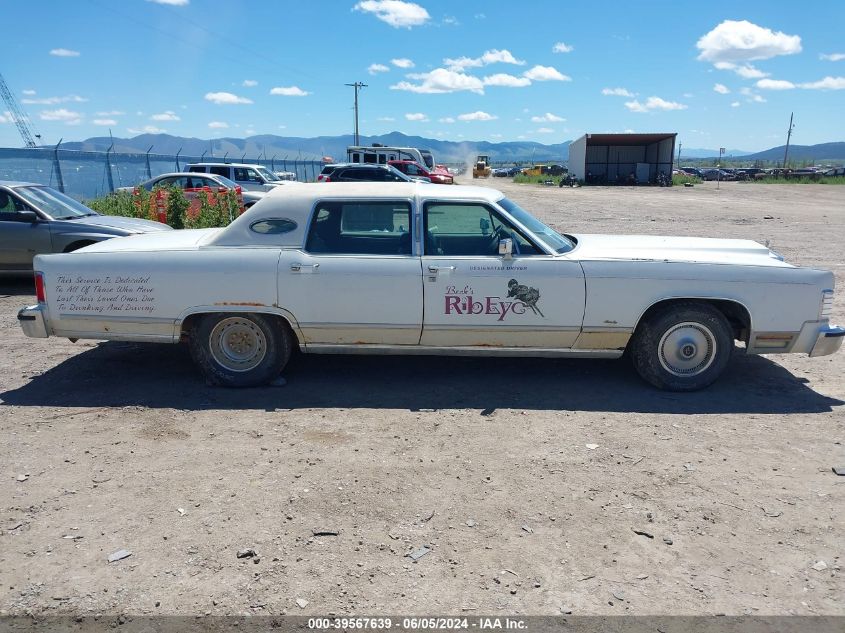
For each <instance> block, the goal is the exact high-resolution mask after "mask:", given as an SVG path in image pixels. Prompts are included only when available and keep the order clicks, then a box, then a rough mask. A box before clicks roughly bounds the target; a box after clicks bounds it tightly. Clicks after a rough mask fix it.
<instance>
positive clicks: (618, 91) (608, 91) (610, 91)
mask: <svg viewBox="0 0 845 633" xmlns="http://www.w3.org/2000/svg"><path fill="white" fill-rule="evenodd" d="M601 93H602V94H603V95H605V96H613V97H629V98H630V97H634V96H636V95H635V94H634V93H633V92H630V91H628V90H627V89H626V88H602V90H601Z"/></svg>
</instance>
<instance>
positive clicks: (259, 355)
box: [189, 312, 293, 387]
mask: <svg viewBox="0 0 845 633" xmlns="http://www.w3.org/2000/svg"><path fill="white" fill-rule="evenodd" d="M189 346H190V349H191V356H192V357H193V359H194V363H196V365H197V367H198V368H199V369H200V371H202V373H203V375H204V376H205V378H206V380H207V381H208V382H209V383H210V384H213V385H220V386H223V387H257V386H260V385H264V384H267V383H268V382H269V381H271V380H273V379H274V378H276V377H277V376H278V375H279V374H280V373H281V372H282V369H284V367H285V365H286V364H287V362H288V359H289V358H290V355H291V350H292V348H293V336H292V334H291V331H290V329H289V328H288V327H287V326H286V325H285V324H283V323H281V322H280V321H278V320H276V319H275V318H273V317H268V316H265V315H261V314H248V313H236V312H232V313H218V314H208V315H204V316H202V317H200V319H199V321H198V322H197V323H196V325H195V327H194V328H193V330H192V332H191V335H190V342H189Z"/></svg>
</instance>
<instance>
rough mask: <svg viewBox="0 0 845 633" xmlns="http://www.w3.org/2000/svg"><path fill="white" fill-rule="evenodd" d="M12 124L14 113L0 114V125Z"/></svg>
mask: <svg viewBox="0 0 845 633" xmlns="http://www.w3.org/2000/svg"><path fill="white" fill-rule="evenodd" d="M11 122H12V113H11V112H9V111H8V110H6V111H5V112H3V113H0V123H11Z"/></svg>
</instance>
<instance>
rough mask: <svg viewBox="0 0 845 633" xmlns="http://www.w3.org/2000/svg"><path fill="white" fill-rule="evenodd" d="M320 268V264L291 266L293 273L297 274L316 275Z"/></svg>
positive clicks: (296, 264)
mask: <svg viewBox="0 0 845 633" xmlns="http://www.w3.org/2000/svg"><path fill="white" fill-rule="evenodd" d="M319 267H320V264H300V263H299V262H294V263H293V264H291V265H290V269H291V271H293V272H295V273H315V272H317V269H318V268H319Z"/></svg>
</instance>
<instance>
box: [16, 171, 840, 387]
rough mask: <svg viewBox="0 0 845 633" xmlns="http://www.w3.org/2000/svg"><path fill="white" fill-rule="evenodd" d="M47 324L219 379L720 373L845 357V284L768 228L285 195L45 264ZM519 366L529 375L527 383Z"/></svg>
mask: <svg viewBox="0 0 845 633" xmlns="http://www.w3.org/2000/svg"><path fill="white" fill-rule="evenodd" d="M35 271H36V272H35V282H36V290H37V299H38V304H37V305H33V306H30V307H27V308H24V309H22V310H21V311H20V313H19V315H18V318H19V320H20V323H21V325H22V327H23V330H24V332H25V333H26V334H27V335H28V336H31V337H37V338H43V337H47V336H63V337H68V338H70V339H78V338H90V339H112V340H129V341H158V342H162V343H178V342H180V341H185V342H187V344H188V345H189V346H190V349H191V352H192V355H193V358H194V360H195V361H196V364H197V365H198V367H199V368H200V369H201V370H202V371H203V373H204V374H205V375H206V377H207V379H208V380H209V381H211V382H212V383H217V384H220V385H225V386H252V385H260V384H264V383H266V382H268V381H271V380H273V379H274V378H275V377H276V376H278V375H279V373H280V372H281V371H282V369H283V368H284V367H285V364H286V363H287V361H288V358H289V357H290V355H291V351H292V350H293V348H294V347H298V348H299V349H300V350H301V351H303V352H306V353H362V354H441V355H467V354H477V355H505V356H574V357H586V358H618V357H620V356H622V354H623V353H624V352H625V351H626V350H627V351H628V352H629V353H630V356H631V358H632V360H633V363H634V366H635V368H636V369H637V371H638V372H639V373H640V375H641V376H642V377H643V378H644V379H645V380H647V381H648V382H650V383H652V384H653V385H656V386H657V387H660V388H663V389H670V390H677V391H689V390H693V389H700V388H703V387H706V386H707V385H709V384H710V383H712V382H713V381H714V380H715V379H716V378H717V377H718V376H719V374H721V373H722V371H723V370H724V368H725V366H726V365H727V364H728V362H729V360H730V358H731V354H732V352H733V351H734V341H735V340H739V341H742V342H744V344H745V347H744V351H745V353H748V354H772V353H787V352H800V353H804V354H809V355H810V356H822V355H825V354H832V353H834V352H836V351H837V350H838V349H839V347H840V345H841V344H842V337H843V335H845V329H842V328H840V327H835V326H832V325H830V323H829V319H830V316H831V308H832V305H833V283H834V278H833V275H832V274H831V273H830V272H827V271H823V270H813V269H808V268H800V267H797V266H793V265H791V264H788V263H786V262H785V261H783V258H782V257H780V256H779V255H778V254H776V253H774V252H773V251H771V250H769V249H768V248H767V247H765V246H763V245H761V244H758V243H756V242H752V241H749V240H731V239H703V238H692V237H657V236H607V235H569V234H562V233H558V232H557V231H555V230H553V229H551V228H550V227H548V226H546V225H545V224H543V223H542V222H540V221H539V220H537V219H536V218H534V217H533V216H532V215H531V214H529V213H528V212H527V211H525V210H524V209H522V208H521V207H520V206H519V205H518V204H516V203H515V202H514V201H512V200H510V199H508V198H506V197H504V196H503V195H502V194H501V193H500V192H498V191H496V190H494V189H488V188H483V187H453V186H445V185H435V184H421V183H384V182H379V183H337V184H336V185H335V186H332V187H326V186H325V185H322V184H302V185H300V186H298V187H286V188H284V190H281V189H277V190H274V191H271V192H270V193H268V195H267V196H266V197H265V198H264V200H262V201H261V202H260V203H259V204H257V205H255V206H254V207H253V208H252V209H250V210H248V211H246V212H245V213H244V214H243V215H241V216H240V217H239V218H238V219H236V220H235V221H234V222H233V223H232V224H230V225H229V226H227V227H226V228H222V229H201V230H183V231H166V232H162V233H158V234H148V235H138V236H132V237H126V238H118V239H113V240H108V241H106V242H101V243H98V244H94V245H92V246H88V247H86V248H83V249H81V250H79V251H76V252H74V253H68V254H53V255H39V256H38V257H36V258H35ZM515 379H517V378H515Z"/></svg>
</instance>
